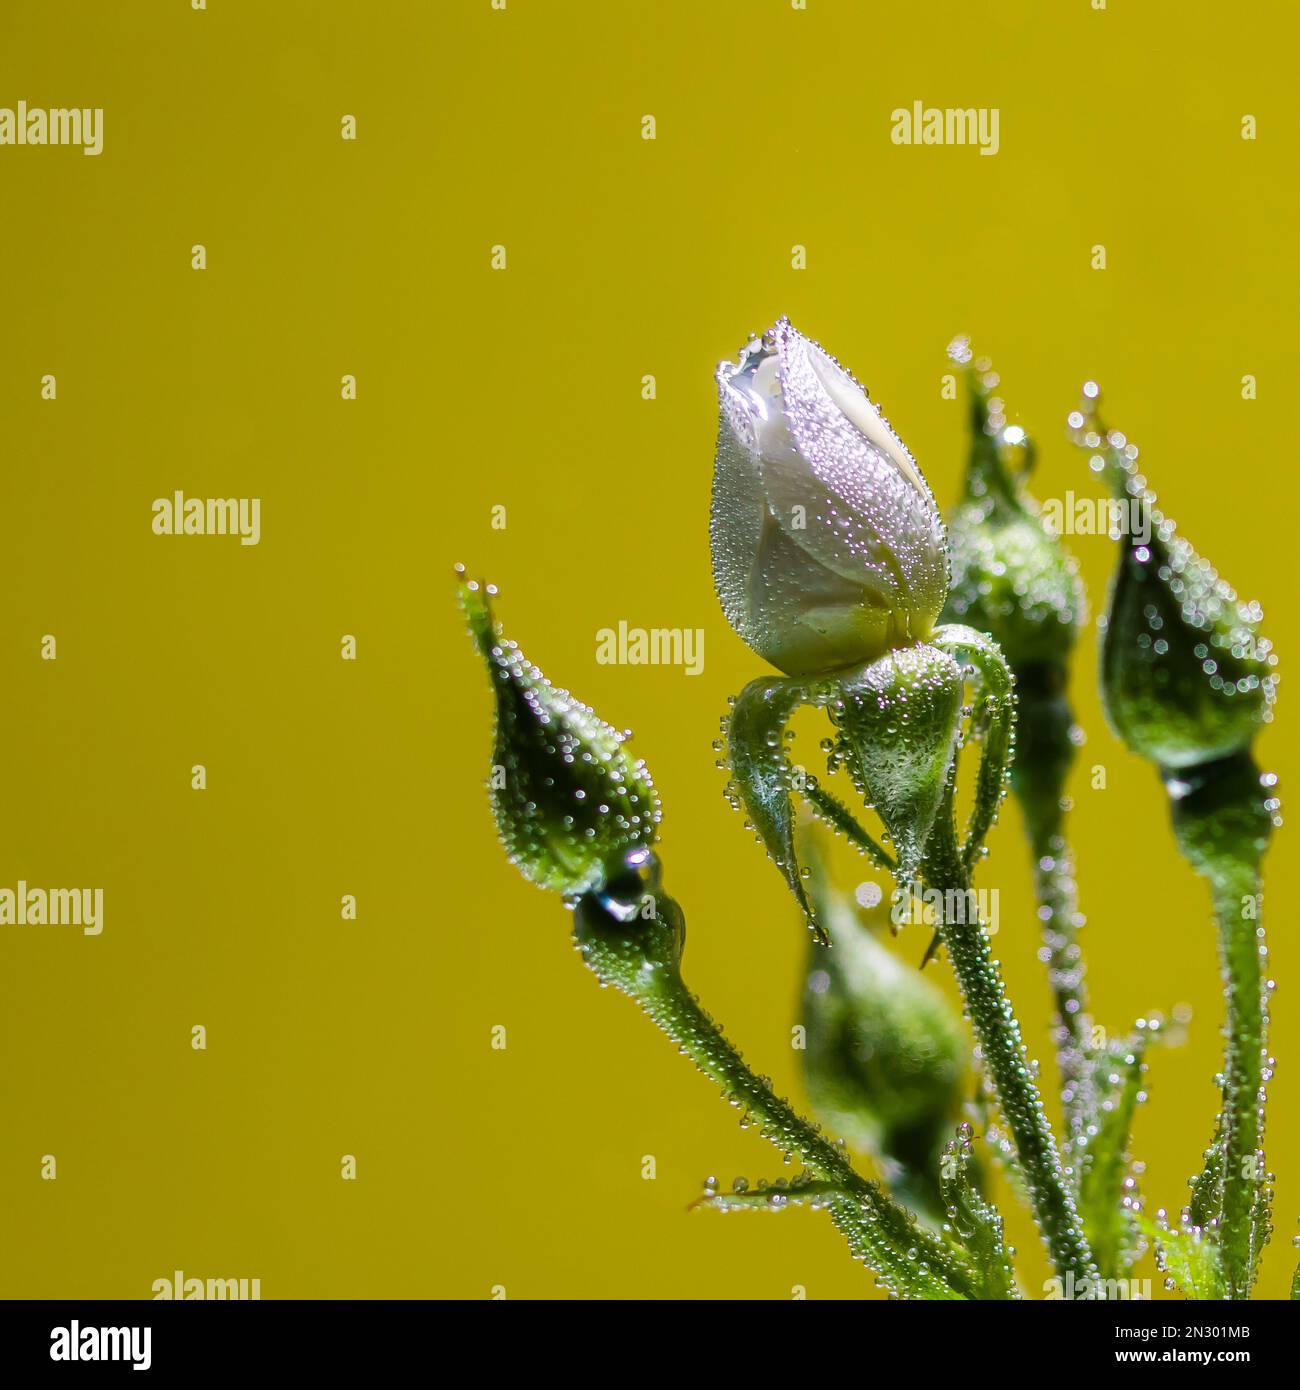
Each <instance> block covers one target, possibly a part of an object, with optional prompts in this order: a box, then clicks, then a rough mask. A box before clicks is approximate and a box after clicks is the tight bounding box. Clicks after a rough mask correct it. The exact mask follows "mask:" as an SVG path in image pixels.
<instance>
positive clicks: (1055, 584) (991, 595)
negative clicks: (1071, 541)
mask: <svg viewBox="0 0 1300 1390" xmlns="http://www.w3.org/2000/svg"><path fill="white" fill-rule="evenodd" d="M948 355H949V356H950V357H951V358H952V359H953V361H955V362H957V363H958V364H960V365H962V366H964V367H965V368H966V377H967V384H968V386H969V390H970V402H971V449H970V459H969V462H968V465H967V470H966V486H965V494H964V496H963V498H962V501H961V504H960V505H959V506H958V508H957V510H956V512H955V513H954V514H953V516H952V517H951V519H950V521H949V525H948V541H949V545H950V547H951V550H952V589H951V591H950V593H949V595H948V605H947V608H946V609H945V610H944V616H945V620H946V621H950V622H959V623H965V624H966V625H967V626H969V627H973V628H976V629H978V630H979V631H980V632H987V633H990V634H991V635H992V636H993V638H994V640H995V641H996V642H997V643H998V645H999V646H1000V647H1001V648H1002V651H1003V654H1004V655H1005V657H1006V659H1007V661H1008V662H1009V663H1010V665H1011V668H1012V669H1013V670H1014V671H1016V672H1017V673H1019V672H1021V671H1024V670H1027V669H1029V668H1031V667H1034V666H1040V665H1056V666H1063V665H1064V664H1065V662H1066V661H1067V659H1068V657H1069V654H1070V649H1071V648H1072V647H1073V645H1074V639H1075V635H1076V633H1077V632H1078V629H1079V625H1080V623H1081V622H1082V621H1083V617H1084V610H1085V600H1084V593H1083V587H1082V584H1081V582H1080V580H1079V575H1078V570H1077V567H1076V565H1075V563H1074V560H1073V559H1072V557H1071V556H1070V555H1069V554H1068V552H1067V551H1066V550H1065V548H1064V546H1063V545H1062V544H1061V541H1060V538H1059V535H1058V534H1057V533H1056V531H1055V530H1054V529H1053V528H1052V527H1051V526H1049V525H1048V524H1047V520H1046V519H1045V517H1044V514H1043V512H1042V510H1041V509H1040V507H1039V505H1038V503H1037V502H1036V501H1035V500H1034V499H1033V498H1032V497H1031V496H1030V494H1029V493H1028V491H1027V490H1026V487H1025V480H1026V478H1027V477H1028V475H1029V474H1030V472H1032V470H1033V465H1034V460H1035V456H1036V450H1035V447H1034V444H1033V442H1032V440H1030V438H1029V436H1028V435H1027V434H1026V433H1025V431H1024V430H1023V429H1022V428H1021V426H1019V425H1016V424H1008V423H1007V418H1006V413H1005V407H1004V405H1003V402H1002V400H1001V399H1000V397H999V396H998V394H997V389H998V375H997V373H996V372H994V370H993V368H992V364H991V363H990V361H989V359H988V358H987V357H981V358H975V357H974V356H973V355H972V353H971V349H970V344H969V342H968V341H967V340H966V339H965V338H958V339H956V340H955V341H954V342H953V343H952V345H951V346H950V347H949V349H948Z"/></svg>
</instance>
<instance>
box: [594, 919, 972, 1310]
mask: <svg viewBox="0 0 1300 1390" xmlns="http://www.w3.org/2000/svg"><path fill="white" fill-rule="evenodd" d="M654 911H655V918H654V922H653V923H650V922H647V921H635V922H632V923H630V924H629V923H627V922H622V921H619V920H617V919H616V918H615V917H613V916H611V915H610V914H609V913H608V912H606V911H605V909H604V908H603V906H602V905H601V904H600V902H599V901H598V900H597V899H596V898H595V897H594V896H591V895H589V896H588V897H586V898H584V899H583V900H582V901H581V902H580V903H579V905H578V910H577V920H576V922H575V935H576V938H577V941H578V944H579V947H580V949H581V951H582V953H583V959H584V960H585V961H586V963H587V965H588V966H589V967H590V968H591V969H592V971H593V972H594V973H595V974H596V975H597V976H598V977H599V978H600V979H601V980H602V981H603V982H604V983H606V984H612V985H614V986H616V987H617V988H618V989H620V990H622V991H623V993H625V994H627V995H628V996H629V997H630V998H632V999H633V1000H635V1002H636V1003H637V1004H639V1005H640V1006H641V1008H642V1009H643V1010H644V1012H645V1013H646V1015H647V1016H648V1017H649V1018H650V1020H651V1021H652V1022H653V1023H654V1024H655V1025H656V1026H657V1027H658V1028H659V1029H661V1030H662V1031H663V1032H664V1033H665V1034H666V1035H667V1036H668V1037H669V1038H670V1039H671V1040H672V1041H673V1042H674V1043H676V1044H677V1045H678V1047H679V1048H680V1049H681V1051H683V1052H685V1053H686V1054H687V1056H689V1057H690V1058H691V1060H692V1061H693V1062H694V1063H695V1064H696V1066H697V1067H699V1069H700V1070H701V1071H702V1072H703V1073H704V1074H705V1075H706V1076H707V1077H709V1078H710V1079H711V1080H712V1081H714V1082H716V1083H717V1085H718V1087H719V1088H720V1089H721V1091H722V1093H723V1095H724V1096H725V1097H726V1099H727V1100H729V1101H730V1102H731V1104H732V1105H734V1106H736V1107H737V1108H738V1109H739V1110H740V1111H741V1112H742V1114H743V1115H744V1116H745V1117H746V1118H747V1120H749V1121H757V1123H758V1126H759V1132H760V1133H761V1134H762V1136H763V1137H764V1138H765V1139H767V1140H768V1141H769V1142H770V1143H772V1144H773V1145H775V1146H776V1148H777V1149H778V1150H779V1151H780V1152H781V1154H782V1156H783V1158H785V1160H786V1161H787V1162H788V1161H790V1159H791V1158H792V1156H794V1155H798V1156H799V1158H800V1159H801V1160H802V1161H803V1163H804V1165H805V1167H806V1168H807V1169H808V1170H809V1171H810V1172H811V1173H812V1174H813V1175H814V1176H815V1177H816V1178H818V1179H819V1180H821V1181H823V1182H826V1183H830V1184H832V1185H833V1187H834V1188H835V1189H836V1190H837V1191H838V1192H839V1193H840V1194H841V1195H840V1196H839V1197H836V1198H832V1199H830V1201H829V1203H828V1205H829V1208H830V1212H831V1216H832V1219H833V1220H834V1221H835V1224H836V1225H837V1226H838V1227H839V1229H840V1230H841V1232H842V1233H843V1234H844V1235H845V1237H846V1239H847V1240H848V1242H849V1245H850V1247H851V1248H852V1250H853V1252H854V1254H855V1255H857V1256H858V1257H859V1258H860V1259H862V1260H864V1261H865V1262H866V1263H867V1264H869V1265H870V1266H871V1267H872V1268H873V1269H874V1270H875V1271H876V1273H877V1274H878V1275H879V1276H880V1278H881V1281H882V1282H883V1283H884V1284H885V1286H886V1287H887V1288H889V1289H890V1290H891V1291H892V1292H895V1293H898V1294H900V1295H902V1296H905V1297H915V1298H941V1299H942V1298H947V1299H951V1298H971V1297H974V1296H975V1290H976V1280H975V1278H974V1276H973V1272H972V1271H971V1270H970V1269H968V1268H967V1267H966V1265H965V1263H964V1262H963V1260H962V1259H961V1257H960V1255H959V1253H958V1252H957V1250H956V1249H955V1248H954V1247H953V1246H951V1245H950V1244H948V1243H947V1242H946V1241H944V1240H943V1239H942V1238H941V1237H939V1236H937V1235H935V1234H934V1233H932V1232H929V1231H925V1230H923V1229H921V1228H920V1227H919V1226H918V1225H917V1224H916V1221H915V1219H914V1218H913V1217H912V1216H911V1215H910V1214H909V1213H908V1212H906V1211H905V1210H904V1209H903V1208H902V1207H900V1206H898V1205H897V1204H896V1203H895V1202H893V1201H892V1200H891V1199H890V1198H889V1197H887V1196H886V1195H885V1194H884V1193H883V1192H881V1190H880V1188H879V1187H878V1186H877V1185H876V1184H875V1183H874V1182H870V1181H868V1180H867V1179H866V1178H863V1177H861V1176H860V1175H859V1174H858V1173H856V1172H855V1171H854V1169H853V1168H852V1166H851V1165H850V1164H849V1162H848V1160H847V1159H846V1158H845V1156H844V1154H843V1152H842V1151H841V1150H840V1149H839V1148H837V1147H836V1146H835V1145H834V1144H832V1143H830V1142H829V1140H827V1139H826V1138H825V1137H824V1136H823V1135H822V1134H821V1133H820V1132H819V1131H818V1130H817V1129H816V1127H815V1126H813V1125H812V1124H810V1123H809V1122H808V1121H807V1120H805V1119H804V1118H803V1117H802V1116H801V1115H799V1114H798V1113H797V1112H796V1111H795V1110H794V1109H793V1108H792V1107H791V1106H790V1105H789V1104H788V1102H786V1101H785V1100H783V1099H782V1098H781V1097H780V1096H778V1095H777V1094H776V1093H775V1092H774V1091H773V1090H772V1088H771V1084H770V1083H769V1082H768V1081H767V1079H766V1078H764V1077H760V1076H757V1075H755V1073H754V1072H753V1071H752V1070H751V1069H750V1068H749V1066H748V1065H747V1064H746V1062H745V1060H744V1058H743V1057H742V1056H741V1054H740V1052H739V1051H738V1050H737V1049H736V1048H735V1047H734V1046H733V1045H732V1044H731V1042H729V1041H728V1039H727V1038H726V1037H724V1036H723V1033H722V1030H721V1029H720V1028H719V1027H718V1025H717V1024H716V1023H715V1022H714V1021H713V1019H711V1018H710V1017H709V1015H708V1014H707V1013H705V1011H704V1010H703V1009H702V1008H701V1007H700V1005H699V1002H698V1001H697V1000H696V998H695V996H694V995H693V994H691V992H690V991H689V990H688V989H687V987H686V984H685V982H684V981H683V980H682V977H681V974H680V971H679V970H678V968H677V959H678V957H679V953H680V946H678V947H677V948H676V949H675V950H674V949H673V948H672V947H671V945H669V944H668V943H670V942H671V941H672V940H673V939H674V938H676V939H677V940H680V934H681V933H680V930H679V928H680V924H681V910H680V908H678V906H677V904H676V903H675V902H673V900H672V899H671V898H668V897H667V896H666V895H663V894H659V895H657V896H656V898H655V903H654Z"/></svg>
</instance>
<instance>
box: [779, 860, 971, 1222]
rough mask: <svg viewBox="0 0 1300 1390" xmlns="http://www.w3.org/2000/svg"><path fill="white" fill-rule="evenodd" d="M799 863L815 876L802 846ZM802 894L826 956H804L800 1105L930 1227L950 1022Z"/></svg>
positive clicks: (956, 1023)
mask: <svg viewBox="0 0 1300 1390" xmlns="http://www.w3.org/2000/svg"><path fill="white" fill-rule="evenodd" d="M803 853H804V857H805V859H806V860H807V861H808V862H809V863H813V864H816V859H815V857H814V855H812V854H811V853H810V846H808V845H805V846H804V847H803ZM817 867H818V868H819V869H820V865H818V866H817ZM811 883H812V889H811V892H812V894H813V896H814V898H815V899H816V905H817V911H818V917H819V919H820V920H821V921H822V922H823V923H824V925H825V928H826V931H827V934H828V935H829V937H830V943H831V946H830V949H829V950H828V949H826V948H825V947H824V946H817V945H814V946H813V947H812V948H811V954H810V958H809V963H808V975H807V979H806V982H805V987H804V998H803V1020H804V1027H805V1029H806V1030H807V1038H806V1048H805V1051H804V1053H803V1066H804V1076H805V1080H806V1082H807V1086H808V1094H809V1097H810V1099H811V1100H812V1103H813V1106H814V1107H815V1109H816V1110H817V1113H818V1115H819V1116H820V1118H821V1119H822V1121H823V1122H824V1123H825V1124H826V1125H827V1126H828V1128H830V1129H831V1130H832V1131H833V1132H834V1133H835V1134H837V1135H838V1136H840V1137H841V1138H843V1139H845V1140H846V1141H847V1142H848V1143H849V1144H851V1145H852V1146H853V1147H854V1148H857V1149H860V1150H862V1151H863V1152H866V1153H869V1154H871V1155H873V1156H874V1157H875V1158H876V1159H877V1160H878V1161H879V1162H880V1163H881V1164H882V1166H883V1167H884V1169H885V1172H886V1176H887V1177H888V1179H889V1182H890V1186H891V1187H892V1188H893V1190H894V1192H895V1193H896V1195H897V1196H898V1197H899V1198H900V1199H901V1200H902V1201H903V1202H904V1203H906V1204H907V1205H909V1206H912V1207H913V1208H914V1209H917V1210H919V1211H920V1212H921V1213H922V1214H924V1215H927V1216H930V1217H935V1216H937V1215H939V1214H940V1213H942V1211H943V1203H942V1200H941V1195H940V1165H941V1158H942V1154H943V1149H944V1145H945V1143H946V1142H947V1141H948V1140H949V1139H950V1138H951V1137H952V1134H953V1129H954V1127H955V1126H956V1124H957V1121H958V1118H959V1114H960V1110H961V1104H962V1099H963V1096H964V1094H965V1087H966V1060H965V1059H966V1055H967V1043H966V1039H965V1037H964V1036H963V1032H962V1026H961V1020H960V1019H959V1018H958V1016H957V1014H956V1011H955V1010H954V1009H953V1008H952V1007H951V1006H950V1005H949V1004H948V1002H947V1000H946V999H945V998H944V996H943V994H942V993H941V992H940V990H939V989H938V988H937V987H936V986H935V985H934V984H932V983H931V981H930V980H928V979H927V978H926V977H925V976H924V975H922V974H921V972H920V971H919V970H917V969H916V967H915V966H913V965H909V964H907V963H906V962H904V961H902V960H900V959H899V957H898V956H896V955H895V954H894V953H893V952H892V951H890V950H889V949H888V948H887V947H886V946H885V945H883V944H882V943H881V942H880V941H879V940H878V939H877V937H876V935H875V933H874V932H873V931H871V930H870V929H869V928H868V927H867V926H866V925H864V924H863V923H862V922H861V921H859V919H858V915H857V913H856V912H855V911H854V909H853V907H852V906H851V905H850V904H849V902H848V901H847V900H846V899H845V898H844V896H843V895H842V894H840V893H839V892H838V891H837V890H836V889H835V888H834V887H833V886H832V885H831V884H830V882H829V881H828V879H827V877H826V875H825V874H824V873H822V872H815V873H814V875H813V878H812V880H811Z"/></svg>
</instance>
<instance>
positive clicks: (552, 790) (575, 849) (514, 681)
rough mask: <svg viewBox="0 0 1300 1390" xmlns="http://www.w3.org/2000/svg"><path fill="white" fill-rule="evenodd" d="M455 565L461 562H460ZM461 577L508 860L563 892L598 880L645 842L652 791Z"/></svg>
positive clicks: (606, 732)
mask: <svg viewBox="0 0 1300 1390" xmlns="http://www.w3.org/2000/svg"><path fill="white" fill-rule="evenodd" d="M458 573H461V574H463V570H458ZM494 592H495V590H494V589H492V588H491V587H490V586H489V587H488V589H487V590H486V591H485V590H484V589H483V588H482V587H481V586H480V585H478V584H477V583H474V582H472V581H471V582H465V581H463V580H462V582H461V585H460V598H461V603H462V605H463V606H464V609H465V615H466V617H467V618H468V620H469V626H470V631H471V633H472V635H473V637H474V640H475V642H476V643H477V645H478V648H479V650H480V651H481V652H482V654H483V657H484V659H485V660H486V662H487V665H488V670H489V672H490V673H491V676H492V685H493V688H494V690H495V692H496V702H497V710H496V746H495V751H494V753H493V757H492V763H493V766H492V774H491V776H490V778H489V782H488V786H489V794H490V796H491V800H492V810H493V813H494V814H495V816H496V822H497V829H498V831H499V832H500V835H501V843H502V844H503V845H504V846H505V849H506V853H507V854H508V855H509V856H510V862H511V863H512V864H515V865H517V866H518V868H519V870H520V871H521V872H522V873H523V875H524V876H525V877H526V878H529V879H531V880H532V881H533V882H534V883H536V884H538V885H539V886H540V887H542V888H549V889H552V890H554V891H555V892H557V893H563V894H564V895H565V896H566V897H577V896H579V895H581V894H583V893H588V892H594V891H599V890H601V889H602V888H603V887H604V886H605V885H606V884H607V883H610V882H614V881H616V880H618V879H620V878H621V877H622V876H624V875H625V874H626V873H627V866H628V863H629V858H628V856H629V855H630V854H632V853H633V852H634V851H640V850H647V849H648V848H649V846H650V845H651V844H652V843H653V842H654V838H655V827H656V826H657V824H658V821H659V798H658V797H657V796H656V794H655V789H654V785H653V783H652V782H651V780H650V774H649V772H648V771H647V770H646V766H645V764H644V763H643V762H641V761H639V760H637V761H633V760H632V759H631V758H629V757H628V755H627V754H626V753H625V752H624V750H623V745H624V743H625V742H626V740H627V738H628V735H627V734H626V733H622V734H620V733H618V732H617V731H616V730H614V729H612V728H611V727H610V726H609V725H608V724H606V723H605V722H604V721H603V720H602V719H600V718H598V717H597V715H596V714H595V713H593V711H592V710H590V709H589V708H588V707H587V706H586V705H583V704H580V703H579V702H578V701H577V700H575V699H574V698H573V697H572V696H571V695H570V694H569V693H568V692H567V691H565V690H557V689H556V688H555V687H554V686H553V685H552V684H551V683H550V681H548V680H547V679H546V677H545V676H544V675H542V673H541V671H539V670H538V669H537V667H536V666H534V665H532V664H531V662H529V661H528V660H526V659H525V657H524V654H523V653H522V652H521V651H520V650H519V648H518V646H517V645H516V644H515V643H514V642H511V641H509V640H508V639H506V638H505V637H502V636H501V635H499V633H498V632H497V630H496V627H495V624H494V621H493V616H492V610H491V606H490V603H489V595H490V594H492V593H494Z"/></svg>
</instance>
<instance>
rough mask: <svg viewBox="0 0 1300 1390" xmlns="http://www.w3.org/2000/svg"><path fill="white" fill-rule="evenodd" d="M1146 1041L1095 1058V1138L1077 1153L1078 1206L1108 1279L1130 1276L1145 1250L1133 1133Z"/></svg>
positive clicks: (1088, 1124) (1128, 1042)
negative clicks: (1130, 1188)
mask: <svg viewBox="0 0 1300 1390" xmlns="http://www.w3.org/2000/svg"><path fill="white" fill-rule="evenodd" d="M1146 1042H1147V1039H1146V1037H1145V1036H1144V1035H1143V1034H1140V1033H1139V1034H1135V1035H1133V1036H1132V1037H1130V1038H1127V1039H1124V1040H1123V1041H1121V1042H1120V1043H1118V1044H1115V1045H1112V1046H1111V1047H1108V1048H1107V1049H1106V1050H1105V1051H1104V1052H1103V1053H1102V1054H1101V1055H1100V1056H1098V1057H1094V1058H1091V1059H1090V1065H1091V1067H1092V1069H1093V1085H1092V1086H1091V1087H1090V1088H1088V1089H1089V1092H1090V1094H1091V1096H1092V1098H1093V1104H1094V1106H1095V1110H1094V1111H1093V1113H1092V1114H1091V1115H1089V1116H1087V1117H1086V1120H1085V1126H1084V1128H1085V1133H1086V1134H1088V1135H1089V1136H1090V1137H1089V1138H1088V1141H1087V1146H1086V1148H1084V1149H1083V1151H1082V1153H1081V1154H1080V1155H1079V1156H1078V1157H1077V1159H1076V1162H1077V1163H1078V1166H1079V1178H1078V1205H1079V1214H1080V1215H1081V1216H1082V1217H1083V1224H1084V1230H1085V1232H1086V1233H1087V1236H1088V1242H1089V1244H1090V1245H1091V1246H1092V1253H1093V1256H1094V1257H1095V1259H1096V1261H1097V1268H1098V1270H1099V1272H1100V1274H1101V1277H1102V1278H1103V1279H1124V1278H1127V1277H1128V1275H1129V1273H1130V1271H1131V1269H1132V1267H1133V1264H1134V1262H1135V1261H1136V1260H1137V1258H1138V1256H1139V1255H1140V1254H1141V1253H1142V1247H1141V1242H1140V1240H1139V1238H1138V1236H1139V1233H1138V1228H1137V1225H1136V1220H1135V1210H1134V1208H1133V1206H1132V1204H1131V1202H1129V1201H1126V1198H1127V1197H1128V1196H1129V1195H1130V1194H1129V1193H1127V1192H1126V1190H1125V1184H1126V1183H1127V1182H1128V1180H1129V1177H1130V1173H1131V1165H1130V1162H1129V1155H1128V1144H1129V1136H1130V1134H1131V1132H1132V1128H1133V1117H1134V1115H1135V1114H1136V1112H1137V1104H1138V1096H1139V1094H1140V1092H1141V1089H1142V1074H1143V1071H1144V1069H1145V1068H1144V1063H1143V1054H1144V1052H1145V1050H1146Z"/></svg>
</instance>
